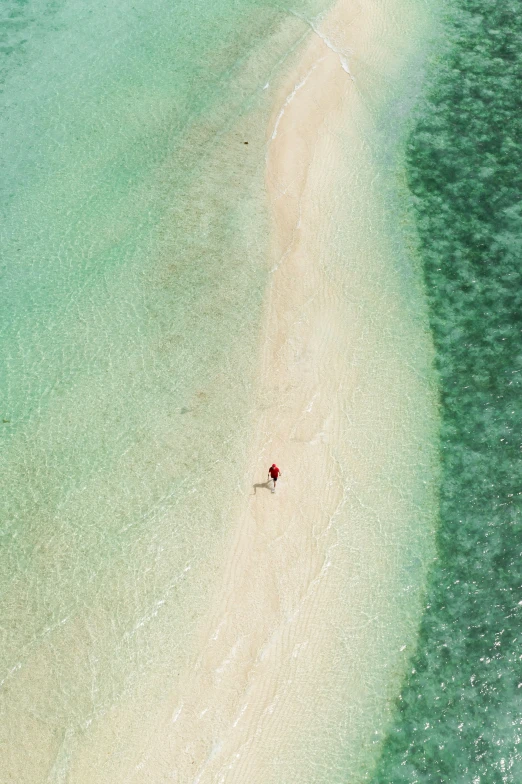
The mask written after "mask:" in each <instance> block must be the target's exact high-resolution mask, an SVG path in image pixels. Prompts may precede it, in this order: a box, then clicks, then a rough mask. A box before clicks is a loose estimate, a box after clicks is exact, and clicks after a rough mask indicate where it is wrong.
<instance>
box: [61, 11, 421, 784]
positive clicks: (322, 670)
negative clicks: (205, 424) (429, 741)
mask: <svg viewBox="0 0 522 784" xmlns="http://www.w3.org/2000/svg"><path fill="white" fill-rule="evenodd" d="M391 6H393V4H391ZM392 17H393V7H392V8H389V7H388V6H382V5H380V4H377V3H373V2H361V3H353V2H350V0H347V1H345V0H342V2H340V3H338V4H337V5H336V6H335V8H334V9H333V10H332V11H331V12H330V14H329V15H328V17H327V18H326V19H324V20H322V21H320V22H318V21H315V22H312V21H306V20H305V23H306V24H308V25H309V26H310V28H311V29H310V37H309V40H308V43H307V44H306V45H305V48H304V51H302V52H301V54H300V55H299V57H298V59H297V62H296V63H295V65H294V66H293V67H292V68H291V69H290V73H288V76H287V77H286V78H285V79H284V82H283V84H282V85H281V87H280V89H278V93H277V97H276V100H275V101H274V105H273V112H272V115H271V118H270V121H269V124H268V127H267V130H266V194H267V199H268V203H269V208H270V212H271V215H272V238H271V256H270V258H269V259H267V264H268V265H269V268H270V270H271V273H270V283H269V288H268V291H267V295H266V305H265V318H264V327H263V331H262V334H261V335H260V346H259V352H260V361H259V367H260V370H259V380H258V393H257V403H256V405H255V409H254V416H253V419H252V441H251V450H250V458H249V460H248V461H247V464H246V465H245V470H244V475H243V477H242V478H241V479H240V482H239V495H238V503H237V509H238V513H237V520H236V521H235V522H234V524H233V526H232V527H231V534H230V537H229V542H228V546H227V548H226V549H227V555H226V557H225V559H224V562H223V564H222V569H221V572H220V576H219V579H218V581H217V583H216V585H215V589H214V591H213V595H212V602H211V606H210V607H209V609H208V613H207V614H206V615H205V616H204V617H203V619H202V623H201V626H200V631H199V634H198V636H197V639H196V642H195V646H194V650H195V651H196V653H195V655H194V657H193V659H192V661H191V663H190V665H189V666H188V667H187V669H186V671H183V672H180V673H178V677H177V679H176V680H177V682H178V684H179V685H178V687H177V688H176V689H175V690H173V691H169V692H168V693H165V695H164V699H163V700H162V701H161V703H160V704H158V705H156V706H155V708H151V709H150V710H149V712H148V714H147V717H146V718H142V717H137V716H135V717H134V718H131V716H130V715H129V714H128V713H127V710H125V712H122V714H121V716H120V718H117V714H115V717H113V718H114V721H113V726H114V728H115V729H114V730H113V733H111V735H109V736H107V735H106V736H105V737H104V740H103V743H102V741H101V740H100V739H98V740H96V741H95V742H94V746H96V747H97V748H98V750H99V759H105V761H104V763H103V766H102V767H100V768H99V770H98V774H96V773H95V772H94V771H93V768H92V766H89V768H88V769H87V766H86V765H85V767H84V765H83V764H80V765H79V766H78V767H77V768H76V769H75V770H76V780H84V779H85V780H87V779H88V780H89V781H90V782H94V781H100V782H101V781H104V780H107V776H108V775H111V777H112V780H118V781H119V780H120V778H121V780H122V781H126V782H132V783H133V784H137V783H138V782H150V781H156V782H158V781H167V780H168V781H177V782H181V783H182V784H186V783H187V782H192V783H193V784H218V783H219V784H232V783H234V784H283V783H284V784H294V783H295V782H297V781H299V782H300V784H305V782H310V784H312V782H318V781H326V780H328V781H330V782H334V781H338V780H339V781H341V777H342V776H343V775H344V773H345V772H346V770H347V769H348V770H350V771H352V773H354V772H357V771H358V770H359V768H360V765H361V764H363V762H362V761H364V760H365V759H366V760H368V759H371V758H372V757H371V755H372V754H373V753H374V752H373V751H372V744H373V743H375V742H377V741H378V739H379V737H380V736H381V735H380V733H381V732H382V731H383V728H384V724H385V722H386V718H387V716H388V713H389V704H390V698H391V697H393V695H394V694H395V691H394V689H396V687H397V682H398V679H400V676H401V673H402V672H403V669H404V666H405V663H406V660H407V656H408V652H409V651H410V649H411V645H412V644H413V640H414V633H415V628H416V620H417V618H418V615H419V612H420V605H419V602H418V598H417V594H416V593H415V590H418V588H419V585H420V584H421V583H422V569H421V572H420V576H418V578H417V584H416V585H414V586H411V585H410V586H408V587H407V590H410V589H411V590H413V591H414V593H413V594H412V595H411V596H407V597H406V598H405V597H404V595H403V594H402V593H401V592H400V591H399V590H398V585H399V583H400V577H399V576H398V575H399V572H400V568H399V561H400V556H399V553H400V552H401V549H402V548H403V547H404V546H406V545H407V546H408V547H410V546H412V547H413V549H414V550H415V546H414V545H412V542H411V538H412V537H411V530H410V526H411V521H412V519H413V520H415V515H416V502H415V501H414V499H413V496H414V494H415V480H414V479H413V478H411V477H409V476H408V475H406V476H404V474H401V473H400V471H399V472H398V473H397V471H398V469H396V465H397V463H398V462H399V463H401V461H397V459H396V456H397V455H398V454H401V455H402V463H401V465H402V464H403V463H404V464H411V463H412V462H413V461H414V460H415V459H417V457H418V454H419V447H418V445H417V444H416V443H415V441H416V439H418V435H415V434H414V435H412V434H411V432H410V430H411V428H412V427H413V425H412V410H413V409H412V403H411V399H413V400H414V401H415V411H416V412H417V413H416V416H418V417H419V418H420V419H419V421H423V420H424V419H425V418H426V412H427V411H429V410H430V406H431V405H432V403H433V401H432V400H431V399H430V398H429V395H428V394H427V392H426V384H425V380H424V379H422V378H419V374H418V373H417V371H416V370H415V368H413V367H411V363H410V360H409V358H408V356H402V355H401V350H402V349H401V347H400V345H399V346H398V348H397V349H395V344H396V343H397V334H398V333H397V334H395V333H394V327H393V326H390V325H393V324H396V323H400V321H401V318H402V316H401V313H400V306H399V303H398V300H397V293H396V288H397V287H396V285H395V284H394V283H393V273H392V272H390V259H391V255H392V253H391V251H390V250H389V249H386V242H385V241H384V245H383V238H382V236H380V234H379V232H378V231H377V230H374V227H373V225H372V222H371V218H370V217H369V213H368V204H369V203H371V201H372V199H374V198H375V193H374V191H372V188H373V183H374V180H375V179H376V177H377V175H376V172H375V170H374V168H373V164H372V161H371V155H370V154H369V150H368V146H367V143H366V133H367V130H368V128H370V127H371V124H372V122H373V119H372V115H371V111H369V110H368V107H367V106H366V98H365V94H364V90H363V91H361V89H360V87H359V85H358V81H357V80H358V73H361V74H362V75H363V82H364V81H365V79H366V77H367V76H368V74H370V75H371V78H370V80H369V81H368V79H366V83H367V84H371V85H375V84H376V83H377V82H378V81H379V79H380V80H381V81H382V80H383V79H384V76H385V75H386V78H393V74H394V72H395V71H396V70H397V69H400V67H401V61H400V60H399V59H398V58H397V57H396V55H395V50H393V51H392V50H390V51H387V49H386V46H387V44H386V41H385V38H386V36H385V35H384V34H383V33H382V30H383V29H384V30H386V29H387V28H386V25H387V24H388V23H389V19H390V18H392ZM376 31H377V32H376ZM377 33H378V36H377ZM376 36H377V37H376ZM392 38H393V36H392ZM347 148H348V149H349V150H350V156H351V155H352V153H353V165H352V164H351V163H350V162H349V168H348V177H347V179H346V176H345V181H344V185H343V188H344V189H345V190H344V191H342V189H341V186H340V182H339V176H338V173H339V168H340V161H341V159H342V158H343V155H345V151H346V149H347ZM343 165H344V164H343ZM345 174H346V172H345ZM347 188H348V190H346V189H347ZM350 193H351V194H357V199H356V200H355V199H353V196H352V198H350ZM352 202H353V203H352ZM346 204H348V216H349V220H348V222H346V220H345V219H344V218H341V217H340V215H341V213H339V212H338V209H339V206H338V205H341V209H342V210H345V209H346ZM342 221H344V224H343V226H344V230H345V231H346V232H347V233H348V235H349V236H350V241H349V245H348V250H346V248H345V245H344V244H339V243H337V242H336V235H337V233H338V231H339V226H340V224H341V222H342ZM383 247H384V250H383ZM390 280H391V281H392V284H390ZM380 281H382V286H381V285H380ZM381 318H382V321H381ZM397 329H398V328H397ZM383 335H384V338H383ZM416 339H417V338H415V339H414V341H413V343H415V340H416ZM383 340H384V343H383ZM419 340H420V343H422V340H423V338H422V337H421V338H419ZM399 342H400V341H399ZM413 350H415V348H413ZM404 389H407V390H408V395H407V396H406V399H405V398H404V396H403V395H402V390H404ZM413 452H414V453H415V456H414V457H412V454H410V453H413ZM274 461H275V462H277V464H278V465H279V467H280V468H281V471H282V477H281V479H280V481H279V482H278V486H277V491H276V492H275V494H273V493H272V492H271V488H270V486H269V485H268V483H267V481H266V478H267V471H268V467H269V465H271V463H272V462H274ZM402 470H403V469H402V468H401V471H402ZM410 473H411V472H410ZM236 487H238V482H237V480H236V478H234V477H231V488H232V489H234V488H236ZM377 488H380V490H377ZM412 488H413V489H412ZM427 537H428V538H429V533H428V534H427ZM414 538H415V537H414ZM420 539H422V536H421V537H420ZM419 547H420V545H419ZM405 602H407V603H408V606H409V610H408V612H409V613H410V615H409V616H408V617H407V619H406V620H404V617H402V618H401V620H400V622H398V618H399V617H400V613H401V612H402V610H401V609H400V608H402V607H403V606H404V604H405ZM398 608H399V609H398ZM412 608H413V609H412ZM118 727H119V729H117V728H118ZM120 734H121V736H122V737H126V738H127V741H126V743H125V747H126V749H127V751H126V752H125V757H124V759H123V758H122V759H116V758H115V757H114V754H113V751H112V749H113V747H114V743H115V739H116V738H117V737H118V736H119V735H120ZM376 734H377V740H376V738H375V735H376ZM132 738H134V739H135V742H134V741H132V743H131V741H130V740H129V739H132ZM105 748H106V752H105V750H104V749H105ZM109 762H110V764H109ZM123 771H125V775H124V776H123V777H122V774H123ZM97 775H98V778H97V777H96V776H97ZM354 775H355V774H354ZM336 776H337V777H336ZM342 780H343V781H344V780H345V779H344V778H342ZM353 780H354V781H355V780H362V779H359V778H357V779H356V778H354V779H353Z"/></svg>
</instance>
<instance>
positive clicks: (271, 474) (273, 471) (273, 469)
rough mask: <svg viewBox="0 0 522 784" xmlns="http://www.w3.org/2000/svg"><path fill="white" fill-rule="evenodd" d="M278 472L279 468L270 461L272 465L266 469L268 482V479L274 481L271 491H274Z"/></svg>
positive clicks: (279, 472)
mask: <svg viewBox="0 0 522 784" xmlns="http://www.w3.org/2000/svg"><path fill="white" fill-rule="evenodd" d="M280 474H281V471H280V470H279V468H278V467H277V466H276V464H275V463H272V465H271V466H270V468H269V469H268V481H269V482H270V480H272V482H273V483H274V486H273V487H272V492H273V493H275V489H276V482H277V478H278V477H279V476H280Z"/></svg>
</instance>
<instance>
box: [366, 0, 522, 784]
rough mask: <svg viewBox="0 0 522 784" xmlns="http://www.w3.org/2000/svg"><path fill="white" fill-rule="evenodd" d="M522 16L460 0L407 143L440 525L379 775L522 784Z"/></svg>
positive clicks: (503, 1) (495, 1)
mask: <svg viewBox="0 0 522 784" xmlns="http://www.w3.org/2000/svg"><path fill="white" fill-rule="evenodd" d="M520 11H521V9H520V4H519V2H511V1H510V0H462V1H461V2H457V3H455V4H454V7H453V9H452V11H451V13H450V16H449V18H448V19H447V20H446V35H445V37H444V49H443V51H439V53H438V54H437V57H436V59H435V62H434V63H433V64H432V69H431V77H430V79H431V81H430V80H428V89H427V91H426V98H425V100H424V103H423V105H422V107H421V113H420V116H419V120H418V123H417V125H416V128H415V130H414V132H413V133H412V136H411V138H410V141H409V145H408V152H407V158H408V168H409V184H410V189H411V191H412V193H413V196H414V201H415V205H416V211H417V222H418V229H419V235H420V245H421V252H422V256H423V260H424V266H425V280H426V286H427V291H428V298H429V304H430V310H431V325H432V329H433V333H434V338H435V343H436V349H437V365H438V372H439V376H440V388H441V406H442V411H441V413H442V431H441V464H442V485H441V497H440V529H439V534H438V559H437V561H436V564H435V567H434V569H433V572H432V576H431V581H430V584H429V587H428V593H427V597H426V611H425V615H424V619H423V623H422V627H421V632H420V638H419V644H418V650H417V653H416V655H415V656H414V658H413V660H412V662H411V673H410V675H409V678H408V680H407V682H406V683H405V684H404V687H403V689H402V693H401V696H400V698H399V700H398V702H397V706H396V717H395V723H394V725H393V726H392V728H391V730H390V732H389V735H388V737H387V739H386V741H385V744H384V747H383V753H382V756H381V759H380V763H379V765H378V766H377V770H376V771H375V773H374V775H373V777H372V779H371V780H372V781H373V782H374V784H398V783H399V782H401V783H402V782H404V784H414V783H415V784H428V782H429V783H430V784H431V782H444V784H464V783H466V784H496V782H505V783H507V784H519V783H520V782H522V756H521V753H520V746H519V745H518V744H519V743H520V739H521V736H522V731H521V729H522V728H521V725H522V718H521V717H522V686H521V687H520V688H519V686H520V682H521V681H522V667H521V653H522V644H521V642H522V640H521V636H522V635H521V628H522V624H521V615H522V601H521V600H522V595H521V590H520V586H521V583H522V560H521V554H522V553H521V550H522V525H521V513H520V503H521V482H520V477H521V460H520V450H521V441H522V439H521V433H522V408H521V406H520V402H521V400H522V338H521V328H522V200H521V196H522V100H521V95H522V14H521V13H520Z"/></svg>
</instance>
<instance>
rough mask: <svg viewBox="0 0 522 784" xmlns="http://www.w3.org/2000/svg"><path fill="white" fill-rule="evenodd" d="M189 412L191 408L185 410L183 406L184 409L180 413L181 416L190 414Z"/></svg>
mask: <svg viewBox="0 0 522 784" xmlns="http://www.w3.org/2000/svg"><path fill="white" fill-rule="evenodd" d="M189 411H190V408H185V406H183V408H181V409H180V412H179V413H180V414H188V413H189Z"/></svg>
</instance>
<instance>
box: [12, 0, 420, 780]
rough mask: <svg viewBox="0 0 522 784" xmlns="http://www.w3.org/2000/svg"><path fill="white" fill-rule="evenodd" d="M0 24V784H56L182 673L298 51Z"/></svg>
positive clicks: (243, 15) (147, 19)
mask: <svg viewBox="0 0 522 784" xmlns="http://www.w3.org/2000/svg"><path fill="white" fill-rule="evenodd" d="M293 10H296V11H299V13H301V14H305V15H312V14H315V13H317V11H318V10H321V9H320V8H319V4H318V3H300V5H299V8H297V7H294V9H293ZM4 14H5V18H4V20H3V29H4V30H6V39H7V44H6V48H5V52H6V55H5V59H4V65H3V70H2V74H3V79H4V81H3V89H4V92H3V102H4V107H5V108H4V111H3V113H2V118H1V120H0V123H1V127H2V140H3V143H2V146H1V148H0V149H1V152H0V155H1V157H2V169H3V171H4V172H5V175H4V177H3V179H2V216H1V247H2V255H3V260H2V278H1V280H2V304H1V322H0V341H1V343H0V344H1V351H2V374H1V378H0V384H1V387H0V395H1V397H0V399H1V408H2V410H1V411H0V415H1V417H2V418H3V420H4V422H3V423H2V425H1V426H2V430H1V435H2V456H1V458H0V471H1V475H2V479H3V487H4V491H3V493H2V500H1V504H2V511H1V520H2V529H1V534H2V560H1V567H0V568H1V575H0V580H1V583H0V587H1V594H2V618H1V634H2V637H1V646H0V681H2V683H3V689H2V692H1V699H2V703H1V711H2V723H1V725H0V726H1V729H0V746H2V748H5V749H6V750H7V751H6V754H5V757H4V760H5V761H4V764H3V766H2V770H1V771H0V781H2V782H4V781H5V782H11V781H16V782H17V784H18V782H20V783H22V782H24V783H25V782H47V781H49V782H62V781H63V782H65V781H68V777H67V770H68V764H69V760H70V758H71V755H72V754H73V753H74V749H75V748H76V746H77V745H78V744H79V743H81V738H82V733H83V732H84V731H85V729H86V728H87V727H88V726H89V725H90V724H91V723H92V722H93V721H96V720H97V719H99V718H100V717H101V716H103V715H104V714H105V713H106V712H107V711H108V710H109V709H110V708H111V707H113V706H115V705H117V704H118V702H119V701H120V700H121V699H122V695H124V694H132V693H133V691H134V690H135V689H137V688H138V684H139V683H140V682H141V679H142V678H143V677H144V676H145V675H147V676H150V675H151V673H152V674H153V675H154V682H155V683H156V684H159V686H158V688H159V689H160V688H161V683H162V679H163V678H165V679H167V678H172V677H173V673H172V668H173V663H174V664H177V665H179V663H180V662H182V661H183V659H184V658H185V657H186V656H187V655H188V651H189V648H190V644H191V633H192V631H193V629H194V625H195V623H196V621H197V619H198V617H199V615H198V612H199V609H200V608H201V606H202V604H203V602H204V597H205V595H206V592H207V591H208V590H209V586H211V585H212V576H213V574H214V570H215V565H216V564H217V563H219V555H220V552H221V550H220V548H221V547H222V543H223V541H224V538H225V536H226V533H227V530H228V529H227V526H228V525H229V523H230V520H231V519H232V516H233V514H232V513H233V503H234V502H233V493H231V492H230V490H231V488H230V483H231V482H232V483H234V482H235V481H236V480H235V479H234V478H233V477H234V475H235V473H236V472H238V471H241V470H242V469H243V465H244V458H245V454H246V450H247V448H248V443H247V436H248V433H249V432H250V431H249V427H250V422H249V412H250V410H251V406H252V385H253V378H254V372H255V365H256V360H257V354H256V352H257V348H258V335H259V324H260V319H261V302H262V297H263V293H264V291H265V287H266V281H267V275H268V267H267V265H266V248H267V237H268V231H267V221H268V217H267V215H266V212H265V210H266V207H265V203H264V195H263V178H264V153H265V148H264V145H265V134H266V122H267V118H268V114H269V110H270V106H271V102H272V100H273V98H274V92H273V89H272V88H271V87H270V88H269V89H267V90H264V89H263V88H264V87H265V85H266V84H267V83H268V82H272V80H275V81H276V80H277V75H278V74H279V72H280V71H281V69H282V68H284V64H285V58H287V57H288V56H289V55H291V53H292V52H295V51H296V50H297V48H298V47H299V45H300V43H302V41H303V40H304V39H305V37H306V35H308V34H309V29H308V28H307V26H306V25H304V24H303V23H302V21H300V20H299V18H298V17H297V16H293V15H290V14H289V13H288V11H286V10H285V11H284V10H283V8H282V5H281V6H278V4H277V3H273V4H271V5H270V6H268V7H267V6H265V5H261V4H258V3H253V2H252V1H251V0H250V1H249V2H230V0H228V1H227V2H225V0H223V2H220V3H214V4H213V5H212V6H210V7H209V6H208V5H206V4H199V5H198V4H194V3H184V4H181V3H176V5H175V7H174V6H173V5H171V4H169V3H166V2H163V1H161V2H160V1H159V0H156V2H148V3H144V2H141V0H140V2H134V3H133V4H131V3H124V2H120V3H118V4H117V5H116V4H114V5H105V4H102V3H100V4H99V5H96V4H92V3H91V4H90V5H89V7H85V6H79V5H77V4H75V3H73V2H63V3H54V4H49V5H46V4H44V3H38V2H34V3H28V4H27V3H26V4H23V5H22V4H18V3H14V4H13V5H12V7H11V8H4ZM283 22H284V25H283ZM369 92H370V94H371V92H372V91H371V90H370V91H369ZM414 92H415V90H413V93H414ZM413 93H412V94H413ZM408 100H411V97H410V98H409V99H408ZM397 106H398V107H399V109H398V114H399V115H401V111H402V109H400V106H399V103H398V104H397ZM403 109H404V112H406V113H407V110H408V101H406V104H405V108H404V107H403ZM396 120H397V118H396V117H395V116H394V115H393V112H392V113H391V114H390V113H388V115H386V117H385V119H384V120H382V122H384V123H388V127H391V128H395V126H396ZM399 136H400V134H399ZM377 137H378V135H377V136H376V137H375V139H377ZM384 138H385V137H384V136H383V137H382V139H384ZM382 139H381V142H379V141H376V140H374V141H373V142H372V143H373V144H375V145H376V152H375V157H376V160H377V159H378V158H379V155H380V154H381V153H382V155H383V156H384V157H383V160H382V161H381V163H380V164H379V165H381V168H382V171H383V173H384V174H385V173H386V171H388V175H385V176H388V180H387V182H389V183H392V182H393V180H394V178H395V177H396V173H395V167H396V164H395V162H394V161H391V159H390V156H391V154H392V153H391V152H390V150H393V148H394V144H396V143H397V137H396V136H394V135H393V134H392V141H391V142H390V147H389V149H388V147H387V146H386V144H384V142H383V141H382ZM244 141H248V142H249V144H248V145H245V144H244ZM377 150H380V151H381V152H380V153H379V152H377ZM387 156H388V157H387ZM390 171H391V174H390ZM386 187H389V188H392V184H389V185H388V186H386ZM346 209H347V212H348V213H349V212H350V208H349V207H347V208H346ZM374 217H375V216H374ZM338 218H339V220H341V219H342V209H341V208H340V211H339V215H338ZM389 221H390V218H389V217H388V218H385V217H381V218H378V219H377V224H378V226H379V228H380V229H381V230H382V231H385V230H386V227H388V228H389V226H390V225H391V224H390V223H389ZM397 237H399V235H397ZM340 238H341V242H342V239H343V236H342V230H341V234H340ZM336 242H339V237H337V239H336ZM394 242H395V240H394ZM352 248H353V244H352ZM396 248H397V258H398V260H399V267H400V269H401V272H400V276H402V279H403V280H405V281H406V282H409V281H410V279H415V280H416V277H415V276H416V274H417V273H416V271H415V270H414V269H410V266H409V261H408V258H409V257H408V254H407V253H406V252H404V253H403V250H402V245H401V240H400V238H399V239H397V241H396ZM353 252H355V251H353ZM401 254H403V255H401ZM378 272H379V268H378V265H377V267H376V268H375V274H378ZM390 285H393V286H397V285H398V284H397V281H396V280H395V278H394V282H391V283H390ZM415 285H416V284H415ZM370 289H371V286H370ZM412 292H413V293H412V295H411V296H412V299H411V300H409V298H408V297H406V296H405V297H403V302H402V306H403V307H405V308H406V310H408V311H410V310H411V313H413V314H415V312H416V310H415V308H416V303H417V302H419V301H420V300H421V299H422V292H421V291H420V290H417V289H416V288H415V286H413V288H412ZM360 295H361V300H360V301H361V302H363V303H364V296H366V295H365V293H364V291H361V292H360ZM351 296H354V293H353V292H352V294H351ZM397 297H398V298H399V299H400V295H399V292H397ZM412 303H413V304H412ZM355 306H357V303H356V304H355ZM355 306H354V307H355ZM408 318H410V316H408ZM412 318H413V320H414V321H415V318H416V316H415V315H414V316H413V317H412ZM420 318H421V321H422V318H423V316H421V317H420ZM408 323H410V322H409V321H408ZM397 329H398V332H397V337H398V346H402V347H403V348H406V346H407V344H408V335H407V334H399V333H400V328H399V327H397ZM371 361H372V362H373V363H375V364H374V366H375V367H377V366H378V363H379V357H378V356H374V357H372V358H371ZM405 361H406V362H409V359H407V360H405ZM420 367H421V371H420V372H422V373H424V372H426V371H425V367H424V364H423V360H421V362H420ZM368 424H369V425H370V423H368ZM423 470H424V469H423ZM241 479H242V477H241V475H239V476H238V480H237V484H239V483H240V481H241ZM419 497H420V501H419V503H423V502H424V501H425V497H424V495H423V492H420V496H419ZM421 540H422V535H419V541H421ZM423 546H424V544H419V547H420V548H422V547H423ZM413 550H415V548H412V552H411V553H408V557H407V559H406V560H407V563H406V566H405V567H404V580H405V581H409V580H410V577H411V573H412V570H413V572H415V569H416V568H417V565H418V562H417V561H416V560H415V558H416V557H417V556H416V553H415V552H413ZM399 571H400V570H399ZM420 572H422V569H420ZM418 580H419V581H422V574H420V576H419V577H418ZM347 590H348V588H347ZM412 617H413V618H414V617H416V616H415V613H413V615H412ZM409 624H410V625H411V619H408V618H406V620H404V625H405V627H408V625H409ZM383 666H384V665H383ZM152 697H153V695H152V694H151V698H152Z"/></svg>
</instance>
